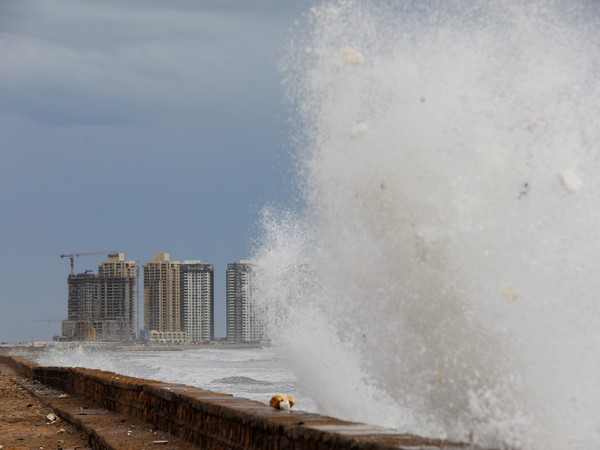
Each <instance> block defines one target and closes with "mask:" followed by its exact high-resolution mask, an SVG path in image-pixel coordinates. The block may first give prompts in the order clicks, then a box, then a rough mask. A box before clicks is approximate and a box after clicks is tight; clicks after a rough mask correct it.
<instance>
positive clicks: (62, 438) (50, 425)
mask: <svg viewBox="0 0 600 450" xmlns="http://www.w3.org/2000/svg"><path fill="white" fill-rule="evenodd" d="M0 370H2V367H0ZM51 413H53V411H52V409H51V408H48V407H46V406H44V405H42V404H41V403H40V401H39V400H38V399H37V398H36V397H35V396H33V395H31V394H30V393H29V392H28V391H27V390H25V389H24V388H22V387H21V386H20V385H19V384H17V383H16V382H15V381H13V379H12V378H11V374H9V373H7V372H3V371H0V449H1V450H8V449H27V450H29V449H38V448H40V449H41V448H43V449H65V450H66V449H76V448H77V449H87V448H89V447H88V442H87V436H86V435H85V434H83V433H81V432H80V431H78V430H77V429H76V428H75V427H74V426H73V425H71V424H70V423H68V422H64V421H63V420H61V419H60V418H59V417H56V420H55V421H54V422H52V421H51V420H49V419H48V417H47V416H48V415H49V414H51Z"/></svg>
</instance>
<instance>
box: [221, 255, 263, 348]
mask: <svg viewBox="0 0 600 450" xmlns="http://www.w3.org/2000/svg"><path fill="white" fill-rule="evenodd" d="M226 277H227V342H229V343H231V344H242V343H253V342H254V343H256V342H261V341H262V340H263V339H264V334H265V333H264V331H265V326H264V325H265V324H264V318H263V315H262V314H261V311H260V310H259V309H258V308H257V307H256V306H255V305H254V303H253V302H252V262H251V261H248V260H241V261H240V262H239V263H231V264H227V275H226Z"/></svg>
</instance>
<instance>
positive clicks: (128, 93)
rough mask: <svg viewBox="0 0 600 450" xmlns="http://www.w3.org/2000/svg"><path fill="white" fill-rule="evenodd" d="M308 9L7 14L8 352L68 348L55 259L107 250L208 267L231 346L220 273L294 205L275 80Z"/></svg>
mask: <svg viewBox="0 0 600 450" xmlns="http://www.w3.org/2000/svg"><path fill="white" fill-rule="evenodd" d="M309 7H310V4H309V2H308V1H296V0H285V1H283V0H259V1H256V0H253V1H252V2H249V1H241V0H240V1H232V0H171V1H158V0H129V1H127V2H122V1H120V0H0V251H1V254H2V256H1V257H0V342H21V341H31V340H48V339H51V338H52V336H53V335H57V334H60V330H61V323H60V321H61V320H63V319H65V318H66V315H67V276H68V274H69V260H68V258H65V259H61V258H60V255H61V254H66V253H84V252H104V251H113V250H117V251H121V252H124V253H125V257H126V259H128V260H135V261H139V263H140V264H143V263H145V262H147V261H149V260H150V259H151V258H152V255H153V254H154V253H156V252H168V253H170V255H171V259H172V260H180V261H181V260H186V259H199V260H202V261H203V262H206V263H211V264H214V270H215V334H216V336H225V334H226V330H225V270H226V267H227V263H230V262H234V261H238V260H240V259H246V258H248V257H249V256H251V254H252V248H253V245H254V242H255V241H256V239H257V238H258V237H259V235H260V231H259V230H260V227H259V220H260V213H261V210H262V209H263V208H264V207H265V206H267V205H283V204H289V202H290V200H291V199H292V198H293V197H294V195H295V194H294V192H295V189H294V174H293V164H292V161H293V156H292V155H291V151H290V147H291V144H290V141H291V139H290V137H289V135H290V131H291V128H292V127H293V125H292V124H293V111H291V110H290V108H289V105H286V102H285V99H284V95H283V90H282V88H281V74H280V73H279V72H278V69H277V66H278V62H279V61H280V60H281V58H282V56H283V55H284V52H285V51H286V50H285V49H286V45H287V44H288V43H289V42H290V40H291V39H292V31H291V29H292V28H293V26H294V23H295V22H296V21H297V20H298V19H299V18H301V16H302V14H303V12H305V11H306V10H307V9H308V8H309ZM104 259H105V256H104V255H96V256H82V257H79V258H76V259H75V271H76V272H83V271H84V270H87V269H91V270H94V271H97V268H98V264H99V263H100V262H101V261H102V260H104ZM140 298H141V299H143V295H140ZM142 303H143V301H142V300H140V305H141V304H142ZM140 315H142V314H141V311H140Z"/></svg>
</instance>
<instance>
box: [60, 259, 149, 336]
mask: <svg viewBox="0 0 600 450" xmlns="http://www.w3.org/2000/svg"><path fill="white" fill-rule="evenodd" d="M67 283H68V287H69V295H68V304H67V320H65V321H63V323H62V339H64V340H99V341H129V340H132V339H135V338H136V334H137V328H138V327H137V323H136V322H137V320H136V318H137V307H136V295H137V271H136V266H135V262H134V261H125V255H124V254H123V253H110V254H108V259H107V260H105V261H103V262H102V263H101V264H100V266H99V268H98V275H95V274H94V273H93V272H92V271H90V270H88V271H86V272H84V273H79V274H71V275H69V277H68V279H67Z"/></svg>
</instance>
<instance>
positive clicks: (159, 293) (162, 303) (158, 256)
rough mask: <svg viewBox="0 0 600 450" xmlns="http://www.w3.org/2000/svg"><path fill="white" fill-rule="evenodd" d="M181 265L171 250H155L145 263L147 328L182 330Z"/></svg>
mask: <svg viewBox="0 0 600 450" xmlns="http://www.w3.org/2000/svg"><path fill="white" fill-rule="evenodd" d="M179 271H180V264H179V261H171V260H170V257H169V254H168V253H155V254H154V257H153V258H152V261H149V262H147V263H146V265H145V266H144V328H145V329H146V330H147V331H151V330H155V331H161V332H162V331H170V332H180V331H183V329H182V320H181V295H180V277H179V276H180V274H179Z"/></svg>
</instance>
